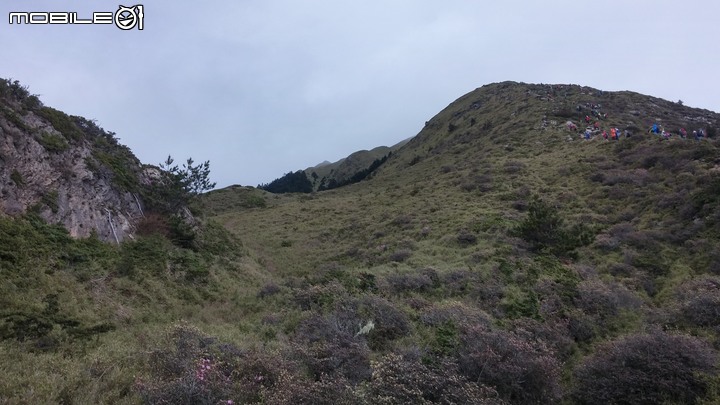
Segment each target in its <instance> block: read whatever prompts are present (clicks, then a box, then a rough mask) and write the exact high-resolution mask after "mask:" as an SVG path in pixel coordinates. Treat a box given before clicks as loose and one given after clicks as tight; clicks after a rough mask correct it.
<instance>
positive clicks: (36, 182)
mask: <svg viewBox="0 0 720 405" xmlns="http://www.w3.org/2000/svg"><path fill="white" fill-rule="evenodd" d="M0 112H1V113H0V212H2V213H4V214H7V215H12V216H18V215H21V214H24V213H26V212H28V211H34V212H36V213H37V214H39V215H40V216H41V217H42V218H44V219H45V220H46V221H48V222H50V223H59V224H62V225H63V226H64V227H65V228H66V229H68V231H69V232H70V234H71V235H72V236H74V237H87V236H90V235H91V234H93V233H95V234H97V235H98V237H99V238H100V239H102V240H106V241H114V242H121V241H123V240H125V239H127V238H128V237H130V236H132V235H133V233H134V232H135V226H136V224H137V222H138V220H139V219H140V218H142V214H143V212H142V211H143V208H142V203H141V197H140V196H139V188H140V186H141V184H143V183H145V184H149V183H150V181H151V178H150V177H149V176H148V173H146V172H145V171H143V167H142V165H141V164H140V161H138V159H137V158H136V157H135V156H134V155H133V154H132V152H130V150H129V149H127V147H125V146H123V145H120V144H118V142H117V140H116V139H115V138H114V134H112V133H108V132H105V131H104V130H102V129H101V128H99V127H98V126H97V125H95V123H93V122H92V121H89V120H87V119H84V118H82V117H70V116H68V115H66V114H64V113H63V112H61V111H57V110H55V109H52V108H50V107H45V106H42V104H41V103H40V101H39V100H38V99H37V97H35V96H32V95H30V94H29V93H28V92H27V89H25V88H23V87H22V86H21V85H20V84H19V83H17V82H14V83H12V82H10V81H8V80H1V81H0Z"/></svg>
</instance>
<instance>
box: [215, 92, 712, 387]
mask: <svg viewBox="0 0 720 405" xmlns="http://www.w3.org/2000/svg"><path fill="white" fill-rule="evenodd" d="M553 92H554V96H553V97H548V96H549V95H552V94H553ZM585 103H592V104H602V108H601V109H600V110H601V112H606V113H607V114H608V118H607V119H605V120H602V126H603V128H606V129H609V126H614V127H615V126H616V127H619V128H621V129H626V128H629V129H630V130H631V131H633V132H634V135H633V137H631V138H623V139H621V140H620V141H617V142H607V141H603V140H602V139H594V140H592V141H582V140H580V139H579V136H578V133H577V132H571V131H569V130H568V129H567V128H566V127H565V125H564V123H565V121H566V120H567V119H568V116H569V115H571V117H570V118H571V119H573V120H574V121H575V122H576V123H578V124H579V123H580V119H581V118H582V117H584V115H585V114H588V113H589V110H588V109H586V110H585V111H583V112H576V111H575V110H574V109H575V106H576V105H578V104H581V105H585ZM655 121H658V122H660V123H661V124H663V125H664V126H665V127H666V128H667V129H669V130H672V131H674V132H675V131H676V129H677V128H679V127H680V126H683V127H686V128H687V129H688V131H689V132H691V131H692V130H693V129H695V128H699V127H700V125H702V126H703V127H707V124H702V123H703V122H704V121H709V122H712V123H713V125H715V126H717V125H718V122H720V121H719V120H718V116H717V114H714V113H710V112H709V111H704V110H697V109H690V108H686V107H681V106H679V105H677V104H674V103H670V102H667V101H663V100H660V99H655V98H651V97H647V96H642V95H639V94H635V93H630V92H620V93H603V94H599V93H598V92H597V91H595V90H593V89H589V88H580V87H578V86H564V87H560V86H555V87H554V88H553V89H551V88H550V87H548V86H525V85H517V84H513V83H501V84H496V85H491V86H486V87H484V88H481V89H479V90H476V91H475V92H472V93H469V94H468V95H465V96H463V97H461V98H460V99H459V100H458V101H456V102H454V103H453V104H451V105H450V106H449V107H448V108H447V109H446V110H444V111H443V112H441V113H440V114H438V115H437V116H436V117H434V118H433V119H432V120H430V121H429V122H428V123H427V126H426V128H425V129H424V130H423V131H422V132H421V133H420V134H418V136H417V137H415V138H414V139H413V140H412V141H411V142H409V143H408V144H407V145H406V146H405V147H404V148H403V149H401V150H400V151H399V152H398V153H397V154H395V155H394V156H393V158H392V159H390V160H389V161H388V162H387V163H386V164H385V165H384V166H383V167H382V168H381V169H380V171H379V173H378V174H377V175H376V176H375V177H374V178H373V179H372V180H371V181H367V182H361V183H359V184H354V185H351V186H348V187H345V188H342V189H338V190H332V191H329V192H322V193H317V194H313V195H310V196H306V195H302V196H300V195H282V196H269V195H264V199H265V201H267V206H265V207H262V208H252V209H243V210H226V211H224V212H223V210H216V211H215V212H217V214H218V215H217V217H216V219H217V220H218V221H219V222H221V223H223V224H224V225H225V226H226V227H227V228H228V229H230V230H232V231H233V232H235V233H236V234H238V235H239V236H240V238H241V239H242V240H243V241H246V243H247V246H248V249H249V250H250V251H252V252H253V255H254V256H255V257H256V258H257V259H258V260H259V262H260V263H262V264H263V265H264V266H265V268H266V270H267V271H268V273H269V274H270V275H271V276H272V277H273V278H274V279H275V282H276V283H278V284H279V285H282V286H288V287H289V289H283V290H282V291H283V293H284V294H286V295H283V296H285V297H286V298H284V299H292V294H293V291H294V293H295V294H297V291H296V290H293V289H292V285H293V282H292V281H288V280H294V279H295V278H297V277H305V279H316V280H317V279H318V278H319V279H322V278H324V277H331V278H332V277H339V278H340V279H341V280H344V281H342V283H343V285H345V289H348V290H352V288H353V287H352V286H353V285H356V284H357V283H361V281H362V280H364V279H367V277H368V276H367V275H368V274H370V275H371V277H374V280H376V281H377V285H378V286H379V288H380V290H379V292H378V293H377V294H378V295H380V296H382V297H385V298H387V299H390V300H391V301H392V302H393V303H394V305H396V306H397V307H398V308H401V309H402V311H403V312H404V313H405V314H407V315H408V316H409V317H410V318H411V319H419V317H420V318H421V317H422V316H423V313H425V312H424V311H426V310H427V308H426V306H427V305H430V307H431V308H436V309H437V308H443V307H447V306H448V305H449V306H453V305H458V304H457V303H458V302H460V303H461V304H459V305H463V306H467V307H468V308H473V310H481V311H485V312H486V313H488V314H491V315H492V316H493V318H494V320H495V322H498V323H499V324H500V325H506V327H508V328H510V329H512V327H511V326H508V325H513V323H512V322H516V321H517V320H518V319H522V318H524V317H525V316H530V317H535V318H539V319H541V320H542V321H543V322H544V323H545V324H546V325H553V324H555V322H567V321H568V319H569V321H570V323H571V324H572V325H578V324H580V325H586V326H588V325H589V326H588V328H590V329H592V333H591V335H592V336H591V337H583V336H580V335H582V334H581V333H580V332H579V331H577V330H571V331H570V332H569V334H570V335H572V338H573V339H574V340H575V343H573V344H572V345H571V346H572V349H571V351H573V353H575V354H574V355H573V356H572V357H568V358H565V359H564V362H565V363H564V367H563V375H564V377H563V381H564V383H563V384H564V387H565V389H566V390H571V388H570V387H572V386H573V380H572V378H571V377H570V376H571V371H572V369H573V367H575V365H576V364H579V362H581V361H582V360H583V359H584V356H586V355H588V354H592V353H593V352H594V351H593V350H594V348H595V347H596V346H597V345H599V344H601V343H602V342H606V341H608V340H611V339H613V338H615V337H618V336H624V335H626V334H629V333H639V332H641V331H644V330H646V329H647V328H652V327H654V326H653V325H655V326H658V325H660V326H662V327H666V328H670V329H673V328H680V329H681V330H683V331H685V332H686V333H689V334H692V335H698V336H702V337H703V338H706V339H709V341H710V342H712V343H713V344H715V345H716V346H717V345H718V337H719V336H718V335H717V332H713V331H712V329H708V328H706V327H705V326H707V325H706V324H702V322H700V324H698V322H696V321H689V320H686V319H684V318H683V317H684V316H686V315H687V313H686V312H683V311H686V310H687V308H688V306H689V305H690V306H691V304H689V303H688V301H683V298H681V297H683V294H684V293H683V291H686V290H687V288H690V287H688V286H691V285H693V283H694V282H696V281H697V280H702V279H703V277H707V275H713V274H714V275H715V276H717V275H718V272H720V250H718V248H717V243H715V242H714V241H716V240H717V238H718V236H720V233H719V229H718V223H719V222H718V210H717V199H715V198H714V197H713V198H706V197H703V196H707V195H709V194H712V193H713V191H712V190H714V188H713V187H716V185H715V186H713V185H708V184H709V183H708V182H709V181H710V182H711V179H713V178H714V177H713V176H715V175H716V174H717V171H718V163H719V162H720V152H719V151H718V148H717V145H716V140H711V141H708V140H703V141H702V142H695V141H694V140H690V139H688V140H681V139H678V138H677V137H675V138H674V139H671V140H670V141H662V140H660V139H659V138H658V137H655V136H653V135H649V134H647V133H646V130H647V128H649V127H650V126H651V125H652V123H653V122H655ZM248 192H252V191H248ZM531 195H540V196H541V197H542V199H544V200H545V201H547V202H548V203H549V204H551V205H552V206H553V207H555V208H556V210H557V212H559V213H560V215H561V216H563V217H564V218H565V219H566V221H567V222H568V223H570V224H572V223H583V224H586V225H588V226H590V227H591V228H592V229H593V230H594V232H595V234H596V237H595V241H594V243H593V244H591V245H590V246H588V247H584V248H581V249H580V250H579V256H578V258H577V260H568V259H563V260H561V261H556V260H557V259H553V258H550V259H547V257H544V256H542V255H536V254H534V253H532V252H530V251H528V245H527V244H526V243H525V242H524V241H522V240H520V239H518V238H516V237H514V236H513V234H512V232H511V230H512V229H514V228H515V227H517V225H518V224H519V223H520V222H521V220H522V219H523V218H525V216H526V215H527V214H526V213H525V209H526V208H527V203H528V201H529V200H530V197H531ZM209 204H210V206H212V205H213V202H212V197H211V198H210V203H209ZM703 204H705V206H704V208H703ZM468 235H470V236H468ZM547 260H549V261H547ZM558 266H560V267H558ZM426 268H432V269H433V270H434V271H435V272H436V274H438V275H439V279H440V281H441V285H440V286H439V287H437V288H436V289H431V290H427V289H425V288H424V287H423V288H417V289H413V288H410V289H409V290H406V289H404V287H402V283H403V282H402V281H398V280H399V279H398V277H397V275H401V276H404V277H407V278H409V279H412V278H413V277H415V278H416V280H417V277H420V276H419V274H421V273H422V271H423V270H422V269H426ZM336 269H340V273H333V272H334V271H336ZM327 274H341V275H336V276H332V275H331V276H327ZM538 274H539V275H538ZM568 277H569V279H570V280H571V281H570V284H569V287H567V288H568V289H567V290H562V291H560V292H559V293H558V292H547V291H546V290H544V288H546V287H547V283H551V284H552V283H556V284H557V283H560V285H565V284H563V283H564V282H565V281H563V280H565V278H568ZM458 279H459V280H460V281H458V282H456V281H454V280H458ZM405 282H408V281H407V280H405ZM353 283H355V284H353ZM458 283H459V284H458ZM478 283H479V284H478ZM311 284H312V282H311ZM410 284H412V283H410ZM493 288H495V289H496V291H493ZM563 288H565V287H563ZM399 292H400V293H399ZM557 294H559V295H557ZM559 296H560V297H562V299H560V298H558V297H559ZM597 296H602V297H605V298H606V299H607V300H608V301H609V302H612V304H608V306H606V307H604V306H602V305H600V304H597V303H592V302H593V299H594V298H593V297H597ZM418 300H419V301H420V302H424V304H422V305H420V307H419V308H424V309H418V305H419V304H418ZM558 300H560V301H562V304H560V307H561V310H560V311H559V314H558V313H555V314H553V313H551V312H543V311H549V310H547V308H545V307H546V306H548V305H550V303H551V302H554V301H558ZM715 300H716V299H715ZM711 301H712V300H711ZM712 302H715V301H712ZM598 305H599V306H598ZM711 305H717V303H715V304H711ZM683 308H685V309H683ZM266 310H267V311H268V313H269V314H271V313H277V311H278V309H277V308H273V307H272V306H268V307H266ZM288 311H290V312H289V313H288ZM325 311H328V309H327V308H325ZM603 311H608V313H604V312H603ZM280 312H282V313H285V315H284V316H285V317H286V318H285V319H294V318H295V317H297V315H291V314H292V313H293V310H291V309H288V308H285V309H283V310H282V311H280ZM321 312H322V310H321ZM293 322H294V321H293ZM508 322H510V323H508ZM710 324H715V323H714V321H711V322H710ZM413 325H414V328H415V329H414V332H413V334H412V336H411V337H406V338H403V339H402V340H400V341H398V342H395V345H394V346H392V347H394V348H395V349H396V350H399V349H400V348H402V347H406V348H408V347H413V346H415V345H419V346H420V347H425V348H427V347H430V346H432V343H429V342H428V340H427V339H429V338H428V335H427V334H428V333H430V336H432V333H433V332H432V328H430V329H427V325H424V324H423V323H422V322H417V321H416V322H414V323H413ZM435 333H437V330H436V331H435ZM428 345H429V346H428ZM567 392H569V391H567ZM511 398H512V397H511Z"/></svg>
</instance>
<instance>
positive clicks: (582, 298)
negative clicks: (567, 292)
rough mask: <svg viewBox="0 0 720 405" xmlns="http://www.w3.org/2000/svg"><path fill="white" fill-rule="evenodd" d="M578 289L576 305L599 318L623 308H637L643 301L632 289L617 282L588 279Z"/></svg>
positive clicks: (616, 313) (611, 314)
mask: <svg viewBox="0 0 720 405" xmlns="http://www.w3.org/2000/svg"><path fill="white" fill-rule="evenodd" d="M577 289H578V294H577V297H576V298H575V300H574V303H575V305H576V307H578V308H580V309H582V310H583V311H584V312H585V313H586V314H588V315H593V316H595V317H597V318H598V319H607V318H610V317H613V316H616V315H618V314H619V313H620V311H621V310H623V309H637V308H638V307H640V305H641V303H642V301H641V300H640V299H639V298H638V297H637V296H636V295H635V294H633V293H632V291H630V290H628V289H627V288H626V287H625V286H623V285H622V284H620V283H617V282H611V283H605V282H602V281H600V280H588V281H583V282H581V283H580V284H579V285H578V287H577Z"/></svg>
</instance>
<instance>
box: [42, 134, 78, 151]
mask: <svg viewBox="0 0 720 405" xmlns="http://www.w3.org/2000/svg"><path fill="white" fill-rule="evenodd" d="M37 141H38V143H40V145H42V146H43V148H45V150H47V151H48V152H50V153H60V152H64V151H66V150H67V149H68V148H69V147H70V145H68V143H67V141H66V140H65V138H63V137H62V136H60V135H52V134H48V133H44V134H42V135H41V136H40V137H38V138H37Z"/></svg>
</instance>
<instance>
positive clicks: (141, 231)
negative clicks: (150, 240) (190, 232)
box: [137, 213, 170, 238]
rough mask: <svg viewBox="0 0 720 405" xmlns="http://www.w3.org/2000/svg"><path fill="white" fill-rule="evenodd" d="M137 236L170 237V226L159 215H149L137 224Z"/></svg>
mask: <svg viewBox="0 0 720 405" xmlns="http://www.w3.org/2000/svg"><path fill="white" fill-rule="evenodd" d="M137 234H138V235H141V236H150V235H160V236H163V237H166V238H167V237H169V236H170V224H169V223H168V221H167V219H166V218H165V217H164V216H162V215H159V214H154V213H148V214H147V215H145V216H144V217H143V218H142V219H141V220H140V221H139V222H138V224H137Z"/></svg>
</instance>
